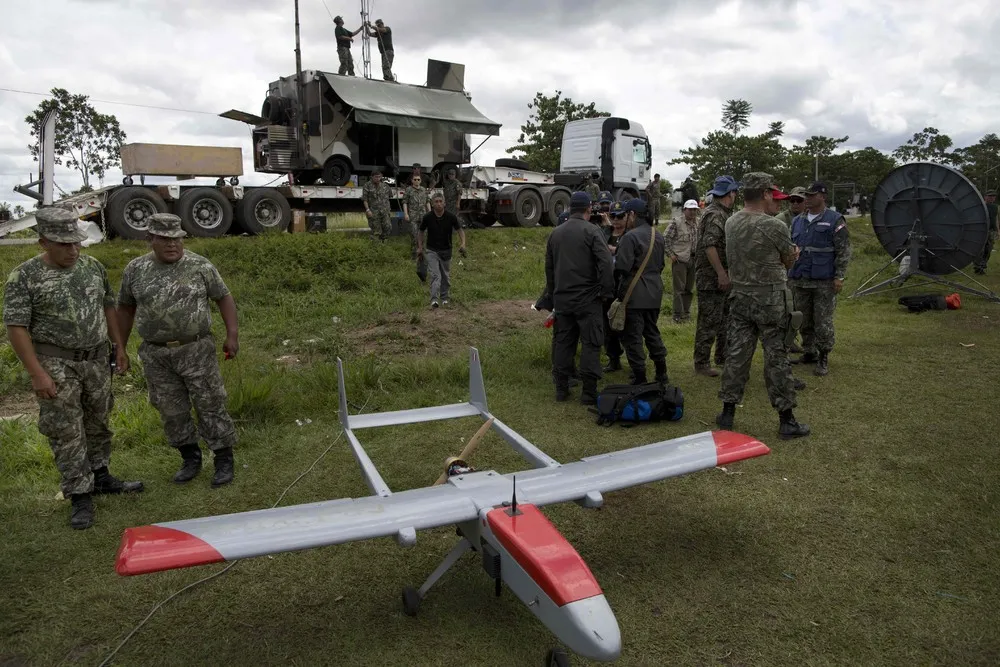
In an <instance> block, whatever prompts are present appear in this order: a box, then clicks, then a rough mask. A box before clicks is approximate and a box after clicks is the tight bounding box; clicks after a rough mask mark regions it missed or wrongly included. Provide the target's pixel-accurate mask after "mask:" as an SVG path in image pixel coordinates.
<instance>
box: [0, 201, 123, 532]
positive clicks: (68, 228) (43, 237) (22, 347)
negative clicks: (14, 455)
mask: <svg viewBox="0 0 1000 667" xmlns="http://www.w3.org/2000/svg"><path fill="white" fill-rule="evenodd" d="M35 219H36V220H37V223H38V237H39V238H38V243H39V245H40V246H41V247H42V254H41V255H38V256H37V257H34V258H32V259H29V260H28V261H26V262H24V263H23V264H21V265H20V266H18V267H17V268H16V269H14V271H12V272H11V274H10V276H9V277H8V278H7V285H6V289H5V295H4V308H3V320H4V324H5V325H6V326H7V336H8V337H9V339H10V344H11V346H12V347H13V348H14V352H15V353H16V354H17V356H18V359H20V360H21V363H22V364H23V365H24V369H25V370H26V371H27V372H28V374H29V375H30V376H31V388H32V389H33V390H34V393H35V396H36V397H37V399H38V430H39V432H41V434H42V435H44V436H45V437H46V438H48V441H49V446H50V447H51V448H52V454H53V457H54V458H55V464H56V467H57V468H58V469H59V473H60V476H61V483H60V488H61V490H62V493H63V496H65V497H66V498H69V499H70V502H71V503H72V510H71V513H70V526H72V527H73V528H75V529H84V528H89V527H90V526H91V525H93V523H94V505H93V500H92V498H91V495H92V494H93V495H101V494H114V493H122V492H125V493H136V492H140V491H142V490H143V484H142V482H122V481H121V480H119V479H117V478H115V477H114V476H113V475H112V474H111V473H110V472H109V471H108V464H109V463H110V460H111V430H110V429H109V428H108V414H109V413H110V412H111V406H112V404H113V397H112V395H111V369H110V364H109V351H110V347H109V344H108V338H110V339H111V341H112V342H113V343H114V344H115V345H116V346H117V348H116V350H115V354H114V361H115V373H116V374H118V375H121V374H123V373H125V371H127V370H128V365H129V361H128V355H127V354H126V352H125V345H124V343H123V341H122V338H121V333H120V331H119V329H118V320H117V318H116V314H115V308H114V303H115V297H114V292H113V291H112V289H111V284H110V283H109V282H108V273H107V270H106V269H105V268H104V266H103V265H102V264H101V263H100V262H98V261H97V260H96V259H94V258H93V257H90V256H87V255H81V254H80V242H81V241H83V240H85V239H86V238H87V235H86V234H85V233H84V232H83V231H81V230H80V228H79V226H78V225H77V217H76V215H74V214H73V213H70V212H69V211H66V210H64V209H59V208H42V209H40V210H39V211H38V212H37V213H36V214H35Z"/></svg>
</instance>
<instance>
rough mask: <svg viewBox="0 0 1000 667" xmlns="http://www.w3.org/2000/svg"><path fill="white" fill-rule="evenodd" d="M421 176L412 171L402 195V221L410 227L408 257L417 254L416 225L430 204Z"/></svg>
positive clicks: (428, 209) (414, 256)
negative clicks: (411, 176) (408, 183)
mask: <svg viewBox="0 0 1000 667" xmlns="http://www.w3.org/2000/svg"><path fill="white" fill-rule="evenodd" d="M422 181H423V177H422V176H421V175H420V174H419V173H418V172H414V174H413V178H412V179H410V185H409V186H408V187H407V188H406V192H405V193H404V195H403V221H404V222H405V223H406V224H407V225H408V226H409V228H410V258H411V259H413V258H416V256H417V226H418V225H420V221H421V220H422V219H423V217H424V215H426V214H427V213H429V212H430V210H431V204H430V198H429V196H428V192H427V188H425V187H423V186H422V185H421V182H422Z"/></svg>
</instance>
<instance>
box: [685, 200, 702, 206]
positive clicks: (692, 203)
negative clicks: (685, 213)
mask: <svg viewBox="0 0 1000 667" xmlns="http://www.w3.org/2000/svg"><path fill="white" fill-rule="evenodd" d="M684 208H701V207H700V206H698V202H696V201H695V200H693V199H688V200H687V201H686V202H684Z"/></svg>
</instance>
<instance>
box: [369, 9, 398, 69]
mask: <svg viewBox="0 0 1000 667" xmlns="http://www.w3.org/2000/svg"><path fill="white" fill-rule="evenodd" d="M367 26H368V29H369V32H368V36H369V37H374V38H376V39H377V40H378V52H379V53H381V54H382V78H383V79H385V80H386V81H395V80H396V77H394V76H393V75H392V60H393V58H394V57H395V52H394V51H393V50H392V28H390V27H389V26H387V25H386V24H385V23H383V22H382V19H379V20H377V21H375V29H374V30H372V24H371V23H368V24H367Z"/></svg>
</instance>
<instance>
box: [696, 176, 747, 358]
mask: <svg viewBox="0 0 1000 667" xmlns="http://www.w3.org/2000/svg"><path fill="white" fill-rule="evenodd" d="M739 189H740V183H738V182H737V181H736V179H735V178H733V177H732V176H719V177H718V178H717V179H715V187H713V188H712V189H711V190H709V191H708V194H710V195H712V203H711V204H709V205H708V206H706V207H705V211H704V213H702V216H701V221H700V222H699V224H698V248H697V250H696V251H695V256H694V271H695V285H696V286H697V287H698V324H697V327H696V329H695V334H694V370H695V372H696V373H699V374H701V375H707V376H709V377H718V375H719V371H717V370H716V369H714V368H712V365H711V361H712V343H713V342H714V343H715V365H716V366H723V365H724V364H725V363H726V317H727V315H728V313H729V305H728V302H727V299H726V296H727V294H726V293H727V292H728V290H729V284H730V283H729V273H728V270H727V268H726V220H728V219H729V217H730V216H731V215H732V214H733V204H735V203H736V191H737V190H739Z"/></svg>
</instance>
